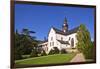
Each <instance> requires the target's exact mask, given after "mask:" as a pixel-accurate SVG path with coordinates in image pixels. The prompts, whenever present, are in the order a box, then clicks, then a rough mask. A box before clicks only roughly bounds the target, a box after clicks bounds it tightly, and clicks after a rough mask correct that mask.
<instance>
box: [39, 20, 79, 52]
mask: <svg viewBox="0 0 100 69" xmlns="http://www.w3.org/2000/svg"><path fill="white" fill-rule="evenodd" d="M78 29H79V27H76V28H73V29H70V30H69V29H68V23H67V19H66V18H65V20H64V23H63V25H62V29H61V30H59V29H57V28H54V27H52V28H51V29H50V31H49V33H48V39H47V41H45V42H43V43H41V44H39V46H41V47H42V48H43V50H44V51H45V52H46V53H49V52H50V50H52V49H53V48H54V47H57V48H58V49H59V50H62V49H66V50H67V51H74V50H75V51H76V43H77V42H78V41H77V38H76V35H77V31H78ZM72 49H74V50H72Z"/></svg>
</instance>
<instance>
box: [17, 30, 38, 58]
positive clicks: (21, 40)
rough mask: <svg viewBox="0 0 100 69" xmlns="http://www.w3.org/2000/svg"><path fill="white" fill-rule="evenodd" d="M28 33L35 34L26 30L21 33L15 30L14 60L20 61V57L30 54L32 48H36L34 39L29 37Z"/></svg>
mask: <svg viewBox="0 0 100 69" xmlns="http://www.w3.org/2000/svg"><path fill="white" fill-rule="evenodd" d="M30 33H35V32H33V31H29V30H28V29H23V30H22V33H19V32H18V31H17V30H16V33H15V59H21V58H22V55H25V54H30V53H31V52H32V49H33V46H36V44H37V43H36V40H35V37H33V36H31V35H30Z"/></svg>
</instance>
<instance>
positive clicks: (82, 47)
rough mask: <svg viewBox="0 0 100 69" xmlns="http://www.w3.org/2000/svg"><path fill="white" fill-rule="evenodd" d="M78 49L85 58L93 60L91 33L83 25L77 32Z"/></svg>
mask: <svg viewBox="0 0 100 69" xmlns="http://www.w3.org/2000/svg"><path fill="white" fill-rule="evenodd" d="M76 37H77V40H78V43H77V49H78V50H79V52H82V53H83V54H84V56H85V58H87V59H88V58H92V56H91V55H92V54H93V53H92V52H91V51H92V48H93V46H92V45H91V38H90V33H89V31H88V30H87V29H86V27H85V25H83V24H81V25H80V27H79V30H78V32H77V35H76Z"/></svg>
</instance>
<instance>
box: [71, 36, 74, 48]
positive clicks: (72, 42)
mask: <svg viewBox="0 0 100 69" xmlns="http://www.w3.org/2000/svg"><path fill="white" fill-rule="evenodd" d="M71 47H74V38H72V39H71Z"/></svg>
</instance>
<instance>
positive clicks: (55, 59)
mask: <svg viewBox="0 0 100 69" xmlns="http://www.w3.org/2000/svg"><path fill="white" fill-rule="evenodd" d="M75 55H76V54H75V53H70V54H54V55H47V56H41V57H33V58H28V59H23V60H16V61H15V63H16V64H34V65H35V64H36V65H37V64H55V63H67V62H69V61H70V60H71V59H72V58H73V57H74V56H75Z"/></svg>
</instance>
